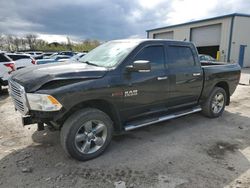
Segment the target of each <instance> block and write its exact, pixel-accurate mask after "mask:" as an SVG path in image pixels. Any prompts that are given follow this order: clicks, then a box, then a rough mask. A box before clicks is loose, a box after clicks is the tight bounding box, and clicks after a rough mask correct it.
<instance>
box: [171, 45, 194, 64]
mask: <svg viewBox="0 0 250 188" xmlns="http://www.w3.org/2000/svg"><path fill="white" fill-rule="evenodd" d="M168 57H169V67H170V68H187V67H192V66H195V60H194V56H193V53H192V50H191V49H190V48H189V47H186V46H169V48H168Z"/></svg>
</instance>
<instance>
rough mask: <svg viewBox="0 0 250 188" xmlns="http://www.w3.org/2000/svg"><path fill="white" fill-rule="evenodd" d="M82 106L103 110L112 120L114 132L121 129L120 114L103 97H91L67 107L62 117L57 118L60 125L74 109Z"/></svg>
mask: <svg viewBox="0 0 250 188" xmlns="http://www.w3.org/2000/svg"><path fill="white" fill-rule="evenodd" d="M83 108H96V109H98V110H101V111H103V112H104V113H106V114H107V115H108V116H109V117H110V118H111V120H112V121H113V122H114V131H115V133H119V132H121V131H122V124H121V120H120V115H119V113H118V111H117V110H116V108H115V106H114V104H112V103H111V102H109V101H107V100H104V99H93V100H88V101H83V102H81V103H79V104H77V105H75V106H73V107H72V108H71V109H69V110H68V111H67V112H66V113H65V114H64V115H63V117H62V118H60V119H59V120H58V121H59V124H60V125H61V126H62V125H63V122H64V121H65V120H66V119H68V118H69V117H70V116H71V115H72V114H73V113H75V112H76V111H78V110H80V109H83Z"/></svg>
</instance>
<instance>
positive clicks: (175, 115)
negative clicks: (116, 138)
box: [125, 106, 201, 131]
mask: <svg viewBox="0 0 250 188" xmlns="http://www.w3.org/2000/svg"><path fill="white" fill-rule="evenodd" d="M200 111H201V107H200V106H197V107H194V108H191V109H188V110H184V111H180V112H176V113H173V114H168V115H165V116H161V117H158V118H155V119H153V120H152V119H151V120H149V121H146V122H145V121H144V122H141V123H140V122H137V123H131V124H127V125H126V126H125V131H130V130H133V129H137V128H140V127H144V126H147V125H151V124H154V123H159V122H162V121H166V120H170V119H174V118H178V117H181V116H185V115H188V114H193V113H196V112H200Z"/></svg>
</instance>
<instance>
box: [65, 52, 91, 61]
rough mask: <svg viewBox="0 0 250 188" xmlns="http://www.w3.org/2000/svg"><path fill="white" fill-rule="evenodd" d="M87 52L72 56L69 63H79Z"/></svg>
mask: <svg viewBox="0 0 250 188" xmlns="http://www.w3.org/2000/svg"><path fill="white" fill-rule="evenodd" d="M86 54H87V53H86V52H79V53H77V54H76V55H74V56H72V57H71V58H70V59H69V61H78V60H79V59H80V58H81V57H83V56H85V55H86Z"/></svg>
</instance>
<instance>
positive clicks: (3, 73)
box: [0, 53, 16, 91]
mask: <svg viewBox="0 0 250 188" xmlns="http://www.w3.org/2000/svg"><path fill="white" fill-rule="evenodd" d="M15 70H16V68H15V62H14V61H13V60H12V59H10V58H9V57H8V56H7V55H5V54H4V53H0V91H1V90H2V86H6V85H8V79H9V77H10V74H11V73H12V72H13V71H15Z"/></svg>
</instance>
